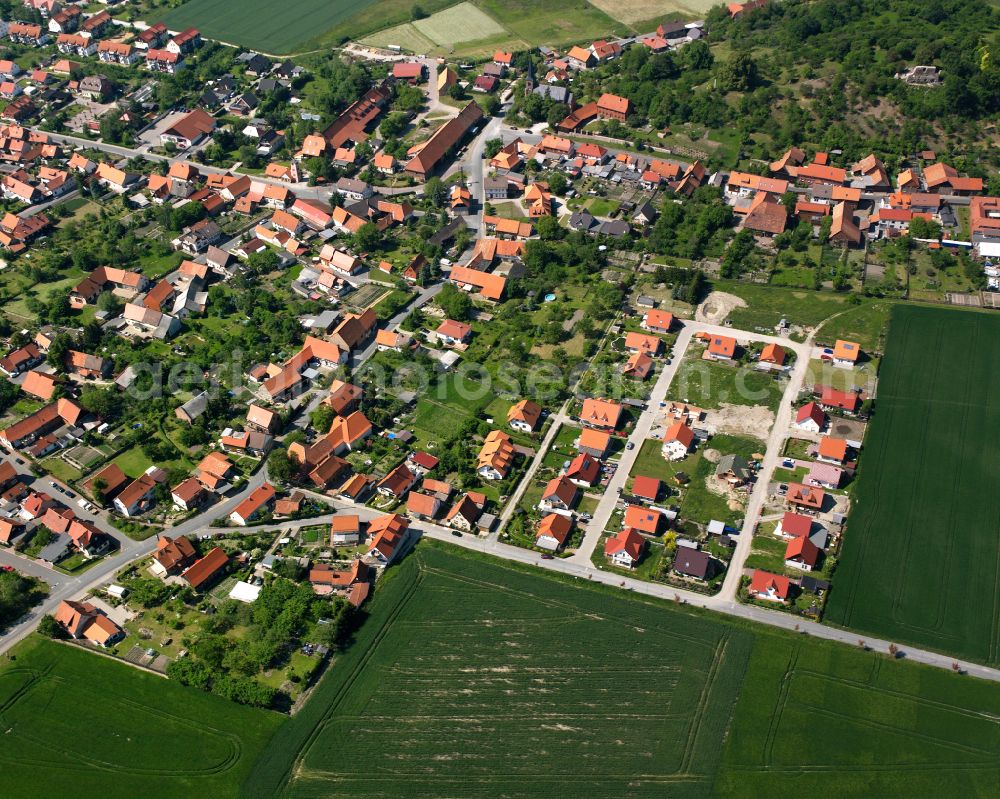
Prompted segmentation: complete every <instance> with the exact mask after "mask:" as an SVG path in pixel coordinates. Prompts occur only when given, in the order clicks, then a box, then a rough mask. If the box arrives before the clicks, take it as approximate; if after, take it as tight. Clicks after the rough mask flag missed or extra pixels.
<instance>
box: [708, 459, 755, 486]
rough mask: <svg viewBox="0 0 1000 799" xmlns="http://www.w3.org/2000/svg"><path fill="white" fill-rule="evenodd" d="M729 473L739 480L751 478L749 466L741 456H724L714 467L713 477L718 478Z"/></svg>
mask: <svg viewBox="0 0 1000 799" xmlns="http://www.w3.org/2000/svg"><path fill="white" fill-rule="evenodd" d="M730 472H732V473H733V474H734V475H735V476H736V477H739V478H740V479H741V480H749V479H750V476H751V471H750V464H749V463H747V460H746V458H744V457H743V456H741V455H724V456H723V457H722V458H721V460H719V463H718V465H717V466H716V467H715V475H716V477H719V476H721V475H724V474H729V473H730Z"/></svg>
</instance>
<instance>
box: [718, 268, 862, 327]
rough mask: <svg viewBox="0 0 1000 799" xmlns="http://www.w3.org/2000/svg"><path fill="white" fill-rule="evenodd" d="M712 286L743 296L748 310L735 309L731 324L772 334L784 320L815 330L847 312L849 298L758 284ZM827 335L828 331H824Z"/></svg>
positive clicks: (732, 282) (719, 281)
mask: <svg viewBox="0 0 1000 799" xmlns="http://www.w3.org/2000/svg"><path fill="white" fill-rule="evenodd" d="M712 287H713V288H714V289H715V290H716V291H725V292H726V293H728V294H735V295H736V296H737V297H742V298H743V299H744V300H745V301H746V303H747V305H748V307H746V308H736V309H735V310H734V311H733V312H732V313H730V314H729V317H728V318H729V321H730V322H731V323H732V325H733V327H734V328H738V329H740V330H760V331H765V332H768V333H770V332H773V331H774V328H775V326H776V325H777V324H778V322H779V321H780V320H781V319H785V320H787V321H788V323H789V324H791V325H799V326H802V327H815V326H816V325H818V324H819V323H820V322H822V321H823V320H824V319H826V318H827V317H828V316H832V315H833V314H835V313H838V312H839V311H843V310H847V309H848V308H850V307H851V306H849V305H847V296H846V295H844V294H834V293H833V292H829V291H822V292H821V291H805V290H800V289H789V288H782V287H780V286H764V285H760V284H758V283H741V282H735V281H726V280H717V281H714V282H713V285H712ZM823 332H824V334H825V333H826V329H825V328H824V331H823Z"/></svg>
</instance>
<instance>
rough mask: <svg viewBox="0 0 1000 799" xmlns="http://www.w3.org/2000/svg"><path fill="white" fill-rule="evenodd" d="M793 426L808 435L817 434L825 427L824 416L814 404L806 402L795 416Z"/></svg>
mask: <svg viewBox="0 0 1000 799" xmlns="http://www.w3.org/2000/svg"><path fill="white" fill-rule="evenodd" d="M795 426H796V427H797V428H799V429H800V430H805V431H806V432H809V433H818V432H819V431H820V430H822V429H823V428H824V427H826V414H825V413H824V412H823V409H822V408H821V407H820V406H819V405H818V404H817V403H815V402H807V403H806V404H805V405H803V406H802V407H801V408H799V410H798V412H797V413H796V414H795Z"/></svg>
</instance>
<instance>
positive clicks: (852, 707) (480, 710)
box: [245, 542, 1000, 799]
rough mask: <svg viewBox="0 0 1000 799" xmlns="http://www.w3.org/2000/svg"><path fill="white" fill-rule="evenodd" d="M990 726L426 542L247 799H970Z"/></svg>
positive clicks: (744, 640) (986, 773) (825, 655)
mask: <svg viewBox="0 0 1000 799" xmlns="http://www.w3.org/2000/svg"><path fill="white" fill-rule="evenodd" d="M737 697H738V698H737ZM927 697H931V698H927ZM734 707H735V712H734ZM998 715H1000V687H997V686H994V685H992V684H990V683H985V682H979V681H977V680H972V679H969V678H965V677H960V676H957V675H953V674H950V673H948V672H945V671H942V670H935V669H930V668H928V667H923V666H918V665H914V664H910V663H906V662H905V661H892V660H890V659H888V658H887V657H886V656H885V655H879V654H875V653H873V652H868V651H862V650H861V649H853V648H850V647H845V646H843V645H837V644H831V643H827V642H823V641H819V640H814V639H811V638H807V637H803V636H800V635H791V634H785V633H780V632H776V631H772V630H770V629H768V628H763V627H757V626H754V627H748V626H743V625H739V624H736V623H731V622H729V621H726V620H724V619H723V618H722V617H713V616H709V615H705V614H698V613H692V612H687V611H685V610H683V609H678V608H677V607H676V606H674V605H673V604H672V603H666V602H657V601H655V600H639V599H636V598H633V597H626V596H624V595H622V594H620V593H618V592H616V591H614V590H613V589H607V588H604V587H594V586H584V585H582V584H580V583H579V582H576V581H574V582H572V583H570V582H568V581H566V580H560V579H554V578H549V577H546V576H542V575H538V574H531V573H529V572H528V571H527V570H526V569H525V568H524V567H509V566H506V565H503V564H501V563H500V562H497V561H493V560H491V559H486V558H482V557H480V556H476V555H470V554H467V553H463V552H461V551H456V550H454V549H453V548H451V547H447V546H445V545H441V544H436V543H433V542H425V543H423V544H421V545H420V546H419V547H418V549H417V551H416V553H415V554H413V555H411V556H409V557H408V558H407V559H406V561H404V562H403V563H402V564H401V565H400V566H399V567H397V568H396V569H394V570H393V572H392V573H391V577H390V578H389V579H388V580H387V581H386V583H385V584H384V585H383V586H381V587H380V593H379V595H377V597H376V599H375V602H374V604H373V605H372V607H371V609H370V616H369V618H368V619H367V621H366V623H365V626H364V627H363V628H362V629H361V631H360V632H359V634H358V639H357V641H356V644H355V646H354V648H353V649H352V650H351V651H350V652H349V653H348V654H347V655H346V656H345V657H343V658H342V659H340V660H339V661H338V662H337V663H336V664H335V665H334V667H333V669H332V670H331V671H330V672H329V674H328V676H327V677H326V678H325V679H324V681H323V682H322V683H321V684H320V686H319V687H318V689H317V690H316V692H315V694H314V696H313V698H312V700H311V701H310V703H309V704H308V705H307V706H306V707H305V708H304V710H303V711H302V712H300V713H299V714H298V715H296V716H295V717H294V718H293V719H292V720H290V721H289V722H288V723H287V724H286V726H285V727H283V728H282V729H281V731H280V732H279V734H278V736H276V737H275V738H274V740H272V742H271V744H270V745H269V746H268V749H267V754H266V755H265V757H264V758H263V759H262V760H261V761H260V762H259V763H258V767H257V768H256V769H255V770H254V771H253V772H252V773H251V774H250V776H249V778H248V780H247V782H246V784H245V795H247V796H250V797H273V796H284V797H294V798H295V799H299V798H300V797H302V798H309V799H311V798H312V797H357V796H373V795H378V796H380V797H417V796H462V797H494V796H505V797H510V798H511V799H516V798H517V797H538V796H546V797H558V796H571V795H574V794H578V793H580V792H581V791H583V792H586V794H587V795H588V796H623V797H644V796H657V797H662V796H670V797H710V796H720V797H721V796H725V797H730V796H733V797H735V796H740V797H768V799H781V798H782V797H789V799H791V798H792V797H801V796H803V795H822V796H838V797H845V796H848V797H867V796H872V795H878V796H882V797H897V796H898V797H904V796H905V797H910V796H931V795H935V794H936V793H937V792H940V791H943V790H949V789H951V788H959V789H960V790H961V791H962V793H963V795H968V796H978V797H986V796H990V795H992V792H994V791H995V787H996V784H997V780H998V779H1000V761H998V759H997V754H998V752H1000V725H998V724H997V722H996V718H997V717H998ZM345 741H350V742H351V743H350V745H349V746H345V745H344V742H345ZM388 741H391V742H392V745H391V746H390V745H387V743H386V742H388ZM860 742H864V743H863V745H861V743H860ZM372 752H378V756H377V757H373V756H372V754H371V753H372ZM720 755H721V757H720Z"/></svg>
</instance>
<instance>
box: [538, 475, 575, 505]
mask: <svg viewBox="0 0 1000 799" xmlns="http://www.w3.org/2000/svg"><path fill="white" fill-rule="evenodd" d="M579 498H580V489H579V488H577V487H576V485H574V484H573V481H572V480H570V479H569V478H568V477H567V476H566V475H560V476H559V477H553V478H552V479H551V480H549V482H548V483H547V484H546V486H545V490H544V491H543V492H542V498H541V499H540V500H539V501H538V507H539V509H540V510H543V511H551V512H554V513H566V512H569V511H570V510H572V509H573V507H574V506H575V505H576V501H577V500H578V499H579Z"/></svg>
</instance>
